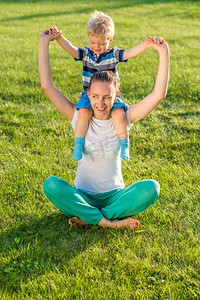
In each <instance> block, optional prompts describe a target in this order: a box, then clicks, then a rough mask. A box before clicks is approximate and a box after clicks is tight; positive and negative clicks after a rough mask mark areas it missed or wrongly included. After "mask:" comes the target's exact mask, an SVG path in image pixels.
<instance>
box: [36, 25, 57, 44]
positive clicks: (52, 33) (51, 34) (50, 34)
mask: <svg viewBox="0 0 200 300" xmlns="http://www.w3.org/2000/svg"><path fill="white" fill-rule="evenodd" d="M61 33H62V32H61V30H58V29H57V28H56V27H51V28H48V29H46V30H44V31H43V32H42V33H41V35H40V37H41V38H44V39H47V40H49V41H53V40H55V39H57V38H58V37H59V36H60V35H61Z"/></svg>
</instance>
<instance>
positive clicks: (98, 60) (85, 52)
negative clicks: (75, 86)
mask: <svg viewBox="0 0 200 300" xmlns="http://www.w3.org/2000/svg"><path fill="white" fill-rule="evenodd" d="M124 51H125V50H122V49H119V48H117V47H114V48H112V49H108V50H107V51H106V52H104V53H101V54H100V55H97V54H96V53H94V52H93V51H92V50H90V48H89V47H85V48H78V53H79V58H78V59H76V58H75V60H76V61H77V60H80V61H82V62H83V73H82V81H83V88H84V90H87V88H88V86H89V82H90V79H91V77H92V75H93V74H94V73H96V72H97V71H108V70H110V71H113V72H114V73H115V75H116V76H117V78H118V79H119V76H118V71H117V64H118V63H119V62H127V61H128V60H123V54H124Z"/></svg>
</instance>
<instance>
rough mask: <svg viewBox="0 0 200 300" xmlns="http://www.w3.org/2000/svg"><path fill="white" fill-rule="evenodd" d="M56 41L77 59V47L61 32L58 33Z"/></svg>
mask: <svg viewBox="0 0 200 300" xmlns="http://www.w3.org/2000/svg"><path fill="white" fill-rule="evenodd" d="M56 41H57V42H58V43H59V44H60V46H61V47H62V48H63V49H64V50H65V51H66V52H68V53H69V54H71V55H72V56H73V57H74V58H76V59H78V58H79V57H78V56H79V55H78V48H77V47H75V46H73V45H72V44H71V43H70V42H69V41H68V40H67V39H66V38H65V37H64V36H63V35H62V34H60V35H59V36H58V37H57V38H56Z"/></svg>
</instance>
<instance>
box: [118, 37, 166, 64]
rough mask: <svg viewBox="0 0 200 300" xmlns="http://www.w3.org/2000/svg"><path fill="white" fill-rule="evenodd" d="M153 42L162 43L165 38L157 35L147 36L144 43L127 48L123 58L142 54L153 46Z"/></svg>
mask: <svg viewBox="0 0 200 300" xmlns="http://www.w3.org/2000/svg"><path fill="white" fill-rule="evenodd" d="M152 42H155V43H159V44H162V42H163V39H162V38H161V37H157V38H152V37H147V38H146V39H145V41H144V42H143V43H142V44H140V45H137V46H134V47H132V48H130V49H127V50H125V51H124V56H123V59H124V60H126V59H129V58H132V57H135V56H138V55H139V54H141V53H142V52H144V51H145V50H147V49H148V48H151V43H152Z"/></svg>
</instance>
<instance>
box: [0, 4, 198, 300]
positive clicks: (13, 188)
mask: <svg viewBox="0 0 200 300" xmlns="http://www.w3.org/2000/svg"><path fill="white" fill-rule="evenodd" d="M94 9H98V10H102V11H104V12H105V13H107V14H109V15H110V16H111V17H112V18H113V20H114V23H115V27H116V31H115V38H114V41H113V43H112V46H118V47H120V48H130V47H132V46H133V45H137V44H139V43H141V42H142V41H143V40H144V39H145V37H146V36H149V35H152V36H163V37H164V38H165V39H166V41H167V42H168V44H169V47H170V51H171V70H170V82H169V89H168V95H167V97H166V99H165V100H164V101H163V102H162V103H161V104H160V105H159V106H158V107H157V108H156V109H155V110H154V111H153V112H152V113H151V114H150V115H149V116H147V117H146V118H145V119H144V120H142V121H140V122H138V123H136V124H135V125H134V126H133V127H132V129H131V131H130V144H131V149H130V150H131V153H130V154H131V160H130V162H128V163H127V162H123V165H122V168H123V176H124V181H125V184H126V186H128V185H130V184H132V183H133V182H135V181H137V180H142V179H147V178H153V179H155V180H157V181H158V182H159V183H160V185H161V194H160V197H159V200H158V201H157V203H156V204H155V205H154V206H152V207H151V208H149V209H148V210H146V211H144V212H142V213H140V214H138V215H136V216H135V217H136V218H137V219H138V220H139V221H140V224H141V226H140V229H139V230H138V231H136V232H135V231H134V232H132V231H127V230H123V231H117V230H110V229H99V228H98V227H97V226H92V227H90V228H86V229H80V230H78V231H73V230H72V229H71V228H70V227H69V225H68V222H67V221H68V220H67V218H66V217H65V216H64V215H63V214H62V213H61V212H59V211H58V210H57V209H56V208H55V207H54V206H53V205H52V203H51V202H50V201H49V200H48V199H47V198H46V197H45V195H44V193H43V187H42V186H43V182H44V180H45V179H46V178H47V177H48V176H51V175H55V176H59V177H61V178H63V179H65V180H67V181H68V182H69V183H71V184H73V180H74V178H75V174H76V166H77V163H76V162H75V161H73V160H72V153H73V138H74V135H73V131H72V128H71V125H70V123H68V122H67V121H66V119H65V118H64V117H62V116H61V115H60V114H59V113H58V112H57V111H56V110H55V109H54V107H53V106H52V104H51V103H50V102H49V100H48V99H47V98H46V96H45V95H44V93H43V91H42V90H41V88H40V83H39V76H38V67H37V64H38V63H37V61H38V41H39V35H40V33H41V32H42V31H43V30H44V29H45V28H47V27H50V26H52V25H54V26H57V27H58V28H59V29H61V30H62V32H63V34H64V35H65V37H67V38H68V39H69V40H70V41H71V42H72V43H73V44H74V45H76V46H84V45H87V35H86V25H87V21H88V18H89V16H90V12H91V11H93V10H94ZM199 15H200V5H199V1H170V0H169V1H164V0H163V1H150V0H149V1H148V0H146V1H145V0H141V1H139V0H138V1H137V0H135V1H134V0H132V1H128V0H124V1H123V0H115V1H106V0H101V1H98V0H97V1H91V0H88V1H81V0H74V1H54V0H52V1H46V0H44V1H39V0H32V1H31V0H30V1H25V0H21V1H17V0H16V1H14V0H1V2H0V29H1V42H0V43H1V53H2V54H1V57H0V118H1V122H0V133H1V139H0V148H1V151H0V163H1V169H0V172H1V189H0V197H1V200H0V299H4V300H9V299H20V300H21V299H34V300H35V299H59V300H60V299H81V300H82V299H87V300H88V299H95V300H98V299H99V300H100V299H105V300H108V299H126V300H127V299H139V300H141V299H144V300H146V299H175V300H177V299H182V300H183V299H199V298H200V288H199V287H200V260H199V257H200V242H199V235H200V205H199V199H200V193H199V179H200V172H199V162H200V153H199V149H200V142H199V138H200V126H199V116H200V101H199V100H200V92H199V82H200V75H199V69H200V52H199V48H200V39H199V33H200V32H199V28H200V22H199ZM50 58H51V64H52V73H53V79H54V83H55V85H56V86H58V87H59V88H60V89H61V90H62V92H63V93H64V94H65V95H67V96H68V97H69V99H71V100H72V101H78V99H79V94H80V91H81V88H82V86H81V70H82V65H81V63H80V62H75V61H74V60H73V59H72V58H71V57H70V56H69V55H68V54H67V53H65V52H64V51H63V50H62V49H61V48H60V47H59V45H58V44H57V43H56V42H53V43H51V45H50ZM157 65H158V56H157V53H156V52H155V51H153V50H148V51H146V52H145V53H143V54H141V55H140V56H138V57H136V58H134V59H131V60H129V62H128V64H121V65H119V67H118V70H119V76H120V80H121V86H120V89H121V95H122V97H123V99H124V101H125V102H126V103H128V104H129V105H131V104H133V103H137V102H138V101H139V100H141V99H142V98H143V97H144V96H145V95H147V94H148V93H150V92H151V90H152V88H153V84H154V79H155V75H156V70H157Z"/></svg>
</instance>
